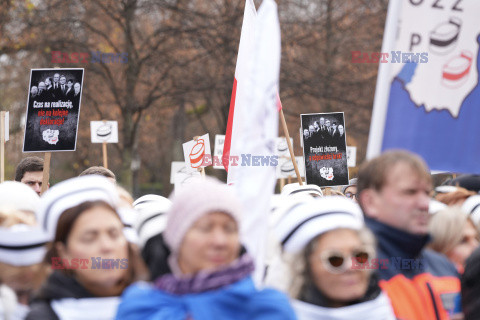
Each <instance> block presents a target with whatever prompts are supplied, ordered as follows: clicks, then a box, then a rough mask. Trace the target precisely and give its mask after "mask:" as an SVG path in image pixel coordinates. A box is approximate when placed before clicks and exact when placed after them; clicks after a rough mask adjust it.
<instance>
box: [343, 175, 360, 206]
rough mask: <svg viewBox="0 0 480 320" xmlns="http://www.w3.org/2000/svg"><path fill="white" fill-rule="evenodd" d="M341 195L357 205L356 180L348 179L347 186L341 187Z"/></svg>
mask: <svg viewBox="0 0 480 320" xmlns="http://www.w3.org/2000/svg"><path fill="white" fill-rule="evenodd" d="M342 193H343V194H344V195H345V197H347V198H349V199H352V200H353V201H355V202H356V203H358V199H357V178H353V179H350V180H349V181H348V185H346V186H343V187H342Z"/></svg>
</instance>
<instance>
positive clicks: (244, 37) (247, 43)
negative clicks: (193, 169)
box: [222, 0, 257, 184]
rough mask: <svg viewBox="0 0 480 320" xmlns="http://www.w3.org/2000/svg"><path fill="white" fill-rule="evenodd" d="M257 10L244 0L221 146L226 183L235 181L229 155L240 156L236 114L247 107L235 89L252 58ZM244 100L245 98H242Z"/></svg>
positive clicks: (238, 126) (253, 5) (239, 124)
mask: <svg viewBox="0 0 480 320" xmlns="http://www.w3.org/2000/svg"><path fill="white" fill-rule="evenodd" d="M256 19H257V11H256V10H255V4H254V3H253V0H246V1H245V11H244V13H243V23H242V32H241V34H240V45H239V46H238V56H237V65H236V67H235V79H234V81H233V89H232V98H231V100H230V111H229V113H228V122H227V132H226V133H225V143H224V147H223V158H222V162H223V166H224V167H225V170H227V172H228V178H227V183H228V184H231V183H233V181H235V174H236V170H235V168H233V170H232V168H230V170H229V159H230V155H232V156H238V157H240V154H241V150H238V145H239V143H238V140H239V137H240V134H239V133H240V132H241V125H242V123H241V119H240V117H239V116H237V114H238V113H239V111H238V110H239V109H241V108H247V107H248V106H246V105H241V104H239V101H240V100H241V99H240V98H239V97H241V95H245V92H241V90H240V91H239V90H237V88H238V83H241V82H243V81H245V79H247V77H248V72H247V69H248V63H249V61H251V59H253V50H254V47H255V23H256ZM243 101H245V99H243Z"/></svg>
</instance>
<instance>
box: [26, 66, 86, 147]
mask: <svg viewBox="0 0 480 320" xmlns="http://www.w3.org/2000/svg"><path fill="white" fill-rule="evenodd" d="M83 72H84V69H82V68H72V69H58V68H55V69H33V70H31V72H30V85H29V90H28V92H29V94H28V101H27V112H26V123H25V137H24V144H23V152H49V151H74V150H75V147H76V140H77V127H78V117H79V114H80V103H81V95H82V85H83Z"/></svg>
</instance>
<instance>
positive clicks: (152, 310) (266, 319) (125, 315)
mask: <svg viewBox="0 0 480 320" xmlns="http://www.w3.org/2000/svg"><path fill="white" fill-rule="evenodd" d="M116 319H119V320H138V319H142V320H187V319H188V320H190V319H192V320H213V319H215V320H223V319H225V320H234V319H235V320H236V319H238V320H256V319H259V320H260V319H261V320H291V319H296V316H295V313H294V311H293V309H292V307H291V306H290V303H289V301H288V298H287V297H286V296H285V295H284V294H283V293H280V292H279V291H276V290H273V289H264V290H257V289H256V288H255V286H254V284H253V281H252V279H251V277H250V276H249V277H246V278H244V279H242V280H240V281H237V282H235V283H233V284H231V285H228V286H224V287H222V288H220V289H217V290H210V291H205V292H202V293H195V294H185V295H174V294H170V293H166V292H164V291H161V290H159V289H156V288H155V287H153V286H152V285H150V284H147V283H136V284H133V285H131V286H130V287H129V288H127V290H125V292H124V294H123V296H122V302H121V303H120V306H119V308H118V312H117V316H116Z"/></svg>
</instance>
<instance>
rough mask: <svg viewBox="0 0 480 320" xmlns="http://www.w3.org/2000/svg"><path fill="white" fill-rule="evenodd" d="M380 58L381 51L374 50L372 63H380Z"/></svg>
mask: <svg viewBox="0 0 480 320" xmlns="http://www.w3.org/2000/svg"><path fill="white" fill-rule="evenodd" d="M379 60H380V52H372V60H370V63H378V61H379Z"/></svg>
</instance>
